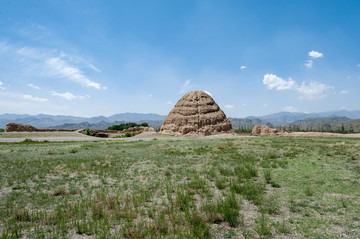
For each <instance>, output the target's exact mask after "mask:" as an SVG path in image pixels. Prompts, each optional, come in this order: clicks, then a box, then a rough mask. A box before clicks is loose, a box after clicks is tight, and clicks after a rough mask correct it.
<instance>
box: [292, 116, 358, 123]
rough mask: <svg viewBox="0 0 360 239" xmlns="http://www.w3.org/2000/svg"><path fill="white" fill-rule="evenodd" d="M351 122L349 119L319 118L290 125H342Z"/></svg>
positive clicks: (336, 117)
mask: <svg viewBox="0 0 360 239" xmlns="http://www.w3.org/2000/svg"><path fill="white" fill-rule="evenodd" d="M349 121H351V119H350V118H347V117H339V116H335V117H319V118H306V119H303V120H297V121H295V122H293V123H291V124H294V125H314V124H320V123H323V124H324V123H344V122H349Z"/></svg>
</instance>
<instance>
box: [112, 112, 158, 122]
mask: <svg viewBox="0 0 360 239" xmlns="http://www.w3.org/2000/svg"><path fill="white" fill-rule="evenodd" d="M108 119H109V121H126V122H139V121H142V120H143V121H144V120H145V121H146V120H161V121H163V120H164V119H165V116H164V115H158V114H140V113H121V114H116V115H112V116H110V117H108Z"/></svg>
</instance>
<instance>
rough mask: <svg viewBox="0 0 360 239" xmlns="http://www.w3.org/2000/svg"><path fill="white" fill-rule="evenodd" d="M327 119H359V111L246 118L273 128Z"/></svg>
mask: <svg viewBox="0 0 360 239" xmlns="http://www.w3.org/2000/svg"><path fill="white" fill-rule="evenodd" d="M327 117H347V118H350V119H360V110H356V111H347V110H339V111H328V112H321V113H291V112H279V113H275V114H269V115H265V116H259V117H254V116H250V117H247V118H249V119H260V120H264V121H267V122H269V123H271V124H273V125H274V126H279V125H283V124H290V123H294V122H295V121H298V120H304V119H306V118H327Z"/></svg>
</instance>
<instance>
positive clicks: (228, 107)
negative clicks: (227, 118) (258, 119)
mask: <svg viewBox="0 0 360 239" xmlns="http://www.w3.org/2000/svg"><path fill="white" fill-rule="evenodd" d="M224 108H226V109H232V108H234V106H233V105H229V104H226V105H224Z"/></svg>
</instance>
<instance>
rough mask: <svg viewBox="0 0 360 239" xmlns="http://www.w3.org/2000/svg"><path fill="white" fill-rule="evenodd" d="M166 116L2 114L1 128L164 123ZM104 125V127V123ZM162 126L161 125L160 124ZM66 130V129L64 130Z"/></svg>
mask: <svg viewBox="0 0 360 239" xmlns="http://www.w3.org/2000/svg"><path fill="white" fill-rule="evenodd" d="M164 118H165V116H163V115H158V114H141V113H121V114H115V115H112V116H110V117H105V116H96V117H77V116H64V115H46V114H39V115H27V114H2V115H0V128H5V126H6V124H7V123H9V122H14V123H20V124H30V125H32V126H34V127H37V128H59V127H60V126H62V125H65V124H66V125H67V127H69V124H74V125H75V124H82V125H83V124H84V123H89V124H90V125H96V124H98V125H99V123H100V122H106V123H108V124H110V126H111V125H113V124H114V123H115V122H123V123H124V122H135V123H138V122H148V123H149V122H152V121H154V122H156V121H161V122H162V121H163V120H164ZM149 124H150V123H149ZM102 125H104V124H103V123H102ZM160 125H161V123H160ZM64 129H65V128H64Z"/></svg>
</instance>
